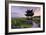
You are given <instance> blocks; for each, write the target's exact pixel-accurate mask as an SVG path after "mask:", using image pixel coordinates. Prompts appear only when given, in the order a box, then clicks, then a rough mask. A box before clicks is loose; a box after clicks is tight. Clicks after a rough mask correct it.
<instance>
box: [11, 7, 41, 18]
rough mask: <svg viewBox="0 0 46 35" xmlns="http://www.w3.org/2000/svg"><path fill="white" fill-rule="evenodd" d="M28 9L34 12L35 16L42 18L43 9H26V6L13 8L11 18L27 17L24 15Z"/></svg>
mask: <svg viewBox="0 0 46 35" xmlns="http://www.w3.org/2000/svg"><path fill="white" fill-rule="evenodd" d="M27 9H29V10H32V9H33V12H34V15H33V16H41V9H40V7H24V6H11V17H12V18H16V17H26V16H25V15H24V14H26V11H27Z"/></svg>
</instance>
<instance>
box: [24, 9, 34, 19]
mask: <svg viewBox="0 0 46 35" xmlns="http://www.w3.org/2000/svg"><path fill="white" fill-rule="evenodd" d="M25 15H26V16H27V19H31V17H32V16H33V15H34V12H33V9H32V10H27V11H26V14H25Z"/></svg>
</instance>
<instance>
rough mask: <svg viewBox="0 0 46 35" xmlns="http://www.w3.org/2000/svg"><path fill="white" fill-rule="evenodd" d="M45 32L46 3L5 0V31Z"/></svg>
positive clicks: (9, 32)
mask: <svg viewBox="0 0 46 35" xmlns="http://www.w3.org/2000/svg"><path fill="white" fill-rule="evenodd" d="M39 32H45V3H43V2H26V1H8V0H6V1H5V33H6V34H21V33H39Z"/></svg>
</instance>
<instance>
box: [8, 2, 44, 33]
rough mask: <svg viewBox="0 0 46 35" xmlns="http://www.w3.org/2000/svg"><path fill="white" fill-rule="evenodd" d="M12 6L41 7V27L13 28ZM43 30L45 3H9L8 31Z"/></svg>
mask: <svg viewBox="0 0 46 35" xmlns="http://www.w3.org/2000/svg"><path fill="white" fill-rule="evenodd" d="M11 6H27V7H41V24H40V25H41V27H40V28H24V29H11ZM40 30H43V5H34V4H31V5H29V4H17V3H15V4H13V3H12V4H11V3H9V24H8V32H23V31H40Z"/></svg>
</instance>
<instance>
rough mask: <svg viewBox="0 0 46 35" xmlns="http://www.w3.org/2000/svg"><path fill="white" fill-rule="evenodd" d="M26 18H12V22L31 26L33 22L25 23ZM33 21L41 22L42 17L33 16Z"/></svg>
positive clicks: (25, 26)
mask: <svg viewBox="0 0 46 35" xmlns="http://www.w3.org/2000/svg"><path fill="white" fill-rule="evenodd" d="M26 20H27V19H26V18H12V20H11V22H12V24H13V25H16V26H19V27H21V28H31V27H32V24H27V23H25V21H26ZM32 21H34V22H36V23H40V17H39V16H38V17H37V16H35V17H32Z"/></svg>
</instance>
